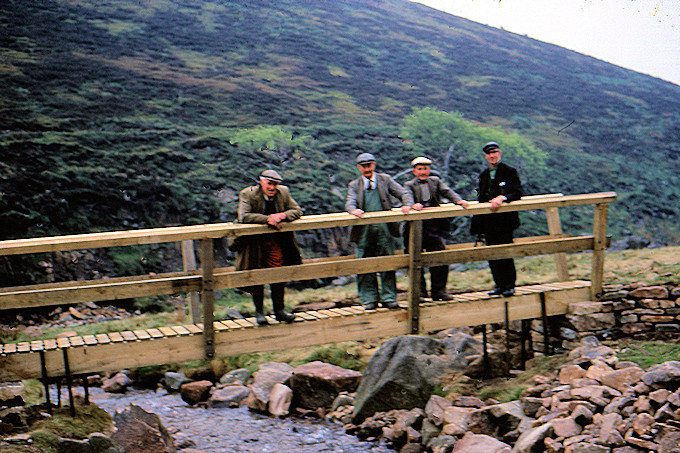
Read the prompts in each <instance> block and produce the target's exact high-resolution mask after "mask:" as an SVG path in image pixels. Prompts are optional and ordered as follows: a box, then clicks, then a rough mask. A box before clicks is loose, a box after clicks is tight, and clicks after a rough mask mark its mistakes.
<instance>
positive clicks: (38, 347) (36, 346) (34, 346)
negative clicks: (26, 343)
mask: <svg viewBox="0 0 680 453" xmlns="http://www.w3.org/2000/svg"><path fill="white" fill-rule="evenodd" d="M43 350H44V347H43V342H42V340H33V341H31V351H43Z"/></svg>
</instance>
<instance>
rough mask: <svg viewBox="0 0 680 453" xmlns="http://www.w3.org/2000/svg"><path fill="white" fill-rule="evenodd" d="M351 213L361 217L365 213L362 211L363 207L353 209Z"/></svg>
mask: <svg viewBox="0 0 680 453" xmlns="http://www.w3.org/2000/svg"><path fill="white" fill-rule="evenodd" d="M350 214H352V215H353V216H356V217H361V216H363V215H364V211H362V210H361V209H354V210H353V211H351V212H350Z"/></svg>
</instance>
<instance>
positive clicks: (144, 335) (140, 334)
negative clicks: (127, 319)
mask: <svg viewBox="0 0 680 453" xmlns="http://www.w3.org/2000/svg"><path fill="white" fill-rule="evenodd" d="M132 333H134V334H135V337H137V339H138V340H140V341H142V340H148V339H150V338H151V335H149V332H147V331H146V330H133V331H132Z"/></svg>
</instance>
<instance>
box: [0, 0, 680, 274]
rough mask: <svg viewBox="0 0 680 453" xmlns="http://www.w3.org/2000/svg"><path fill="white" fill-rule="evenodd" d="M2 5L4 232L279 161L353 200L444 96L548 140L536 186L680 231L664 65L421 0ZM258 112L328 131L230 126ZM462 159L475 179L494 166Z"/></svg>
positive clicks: (148, 204) (183, 203)
mask: <svg viewBox="0 0 680 453" xmlns="http://www.w3.org/2000/svg"><path fill="white" fill-rule="evenodd" d="M0 18H1V19H2V21H0V26H1V27H2V30H3V33H2V34H0V35H1V37H0V55H2V61H3V63H2V64H1V65H0V82H1V83H0V109H2V115H0V129H1V130H2V135H1V136H0V155H2V159H1V160H0V239H6V238H14V237H28V236H35V235H43V234H64V233H77V232H84V231H93V230H106V229H121V228H137V227H145V226H162V225H171V224H188V223H205V222H213V221H222V220H231V219H233V217H234V213H235V206H236V203H235V201H236V194H237V191H238V190H239V189H240V188H242V187H243V186H244V185H247V184H249V183H250V181H252V177H253V176H254V175H255V174H256V173H257V171H258V170H259V169H260V168H262V167H265V166H273V167H276V168H278V169H280V170H281V171H282V172H283V174H284V177H285V178H286V180H287V183H288V185H290V186H291V187H292V189H293V190H294V191H295V192H296V198H297V199H298V201H299V202H300V203H301V204H302V205H303V206H304V207H305V209H306V213H308V214H312V213H318V212H326V211H339V210H342V206H343V195H344V187H345V186H346V184H347V182H348V181H349V180H350V179H351V178H353V177H355V169H354V168H353V163H352V158H353V156H354V154H355V152H356V150H357V149H362V150H368V151H372V152H375V153H377V154H378V155H380V157H381V169H383V170H386V171H388V172H392V173H395V172H397V171H399V170H402V169H403V168H404V166H405V164H406V162H408V161H409V160H410V158H411V157H412V152H411V151H410V148H409V145H408V143H404V142H403V141H402V140H400V138H399V136H398V131H399V123H400V121H401V119H402V118H403V117H404V116H405V115H407V114H409V113H410V112H411V109H412V108H416V107H426V106H430V107H434V108H437V109H439V110H444V111H460V112H462V113H463V115H464V116H465V117H466V118H468V119H469V120H471V121H475V122H477V123H479V124H482V125H491V126H495V127H504V128H507V129H510V130H514V131H518V132H520V133H521V134H523V135H526V136H527V137H530V138H531V139H532V140H533V141H534V142H535V143H536V144H537V145H538V146H540V147H541V148H542V149H544V150H546V151H548V155H549V165H550V169H551V171H549V172H547V173H546V174H545V175H544V176H537V175H531V174H525V175H523V177H524V180H525V183H526V186H527V189H528V192H530V193H548V192H562V193H567V194H570V193H582V192H598V191H608V190H615V191H617V192H618V193H619V195H620V201H619V202H618V203H616V204H615V205H613V206H612V210H611V211H612V212H611V214H610V226H611V231H613V232H614V234H615V235H617V236H620V235H627V234H641V235H644V236H648V237H650V238H654V239H657V240H658V241H660V242H666V243H678V242H680V239H679V237H680V232H679V228H680V227H679V226H678V224H677V222H675V221H674V220H673V219H674V218H677V217H678V215H680V208H679V207H678V206H677V203H675V202H674V201H673V200H676V199H677V198H678V197H679V196H680V185H679V184H676V183H675V182H676V181H677V176H676V175H677V174H678V173H679V171H680V168H678V166H679V160H678V159H679V157H680V144H678V141H677V137H678V136H679V135H680V113H679V112H680V87H677V86H675V85H672V84H669V83H666V82H663V81H660V80H658V79H654V78H652V77H648V76H644V75H641V74H638V73H635V72H632V71H628V70H624V69H622V68H618V67H615V66H613V65H610V64H607V63H604V62H601V61H597V60H595V59H593V58H590V57H586V56H583V55H580V54H577V53H574V52H570V51H567V50H565V49H561V48H559V47H556V46H553V45H548V44H543V43H540V42H537V41H535V40H532V39H529V38H526V37H522V36H519V35H515V34H512V33H508V32H505V31H502V30H497V29H493V28H489V27H485V26H482V25H480V24H476V23H473V22H470V21H467V20H464V19H460V18H456V17H454V16H450V15H446V14H443V13H441V12H438V11H435V10H432V9H429V8H426V7H424V6H422V5H418V4H413V3H409V2H405V1H401V0H384V1H368V2H366V1H345V2H326V1H308V2H304V4H303V3H301V2H295V1H292V0H291V1H280V2H275V3H272V2H266V1H247V2H246V1H232V2H218V1H188V2H174V1H164V2H146V3H144V2H143V3H140V2H133V1H127V0H103V1H100V2H95V3H92V2H85V1H78V0H72V1H66V0H56V1H48V0H35V1H34V0H31V1H27V0H15V1H12V2H9V3H8V4H7V5H5V6H4V7H3V10H2V12H0ZM44 24H49V26H44ZM258 124H283V125H286V126H287V127H289V128H290V129H291V130H293V131H294V132H295V133H296V134H305V135H309V136H310V137H312V142H311V143H310V145H309V146H306V147H303V148H300V149H296V150H294V152H293V153H292V154H291V156H289V157H288V158H286V159H285V160H284V159H283V158H282V156H281V155H280V154H277V153H270V152H267V151H266V150H265V151H259V152H251V151H248V150H245V149H240V148H238V147H235V146H233V145H231V144H230V143H229V139H230V137H232V136H233V130H234V128H236V127H249V126H254V125H258ZM489 138H490V139H491V138H493V137H489ZM446 147H447V145H446V144H442V150H443V149H446ZM456 152H457V153H472V154H473V155H475V156H477V155H478V154H479V152H478V150H476V149H461V150H457V151H456ZM432 153H433V154H434V155H437V153H438V150H433V151H432ZM507 159H508V161H509V162H511V163H512V155H511V154H510V155H508V156H507ZM479 160H480V166H481V164H482V160H481V159H479ZM452 161H453V162H452V164H451V165H452V167H451V169H452V173H454V174H456V175H457V178H458V179H460V180H463V181H466V182H467V187H466V188H463V189H462V190H461V193H462V194H463V195H464V196H466V197H471V196H472V192H473V185H474V183H473V181H474V179H475V175H476V173H477V172H478V171H479V169H480V168H479V167H477V168H458V167H456V165H455V159H453V160H452ZM319 188H321V190H319ZM590 219H591V216H590V214H583V215H581V214H578V213H577V214H571V213H570V214H567V215H565V216H564V217H563V221H564V223H565V230H567V231H568V232H570V233H572V234H580V233H581V232H583V231H586V230H588V229H589V222H590ZM528 220H529V221H527V222H526V223H525V225H526V226H525V227H524V231H522V232H521V233H522V234H524V233H529V232H533V230H536V229H540V228H542V227H540V226H536V224H534V223H533V222H531V221H530V219H528ZM530 230H531V231H530ZM309 241H310V248H313V247H315V246H316V245H318V243H323V242H324V240H323V239H322V240H321V241H318V240H314V239H313V238H312V239H310V240H309ZM3 265H4V266H8V265H7V264H5V263H3V262H0V268H2V266H3ZM25 265H26V266H30V264H25ZM14 267H15V268H16V267H17V265H16V264H15V265H14ZM1 270H3V271H4V270H5V268H3V269H1Z"/></svg>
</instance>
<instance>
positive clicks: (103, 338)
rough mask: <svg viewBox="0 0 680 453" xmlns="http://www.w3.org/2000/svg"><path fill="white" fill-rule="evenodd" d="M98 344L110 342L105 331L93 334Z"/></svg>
mask: <svg viewBox="0 0 680 453" xmlns="http://www.w3.org/2000/svg"><path fill="white" fill-rule="evenodd" d="M94 337H95V338H96V339H97V342H98V343H99V344H107V343H111V339H110V338H109V336H108V335H106V334H105V333H98V334H96V335H95V336H94Z"/></svg>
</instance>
